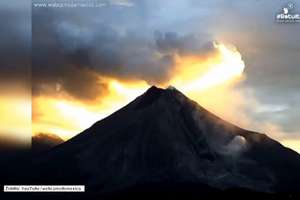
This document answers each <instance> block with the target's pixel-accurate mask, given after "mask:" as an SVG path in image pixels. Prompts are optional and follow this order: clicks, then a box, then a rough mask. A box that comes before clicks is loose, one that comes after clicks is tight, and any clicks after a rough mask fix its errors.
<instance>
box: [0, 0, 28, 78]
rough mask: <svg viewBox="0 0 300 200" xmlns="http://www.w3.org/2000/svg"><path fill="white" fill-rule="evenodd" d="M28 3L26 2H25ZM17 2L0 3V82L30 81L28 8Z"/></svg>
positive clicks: (24, 3)
mask: <svg viewBox="0 0 300 200" xmlns="http://www.w3.org/2000/svg"><path fill="white" fill-rule="evenodd" d="M27 3H28V2H27ZM27 3H26V2H23V1H22V2H20V1H17V0H12V1H6V0H5V1H1V3H0V24H1V32H0V41H1V45H0V55H1V59H0V66H1V67H0V82H1V83H2V84H6V83H7V82H10V83H14V82H21V83H23V84H24V83H26V84H28V82H29V79H30V43H31V40H30V39H31V35H30V34H31V32H30V24H31V23H30V10H29V9H30V6H29V5H28V4H27Z"/></svg>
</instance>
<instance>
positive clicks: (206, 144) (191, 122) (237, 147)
mask: <svg viewBox="0 0 300 200" xmlns="http://www.w3.org/2000/svg"><path fill="white" fill-rule="evenodd" d="M33 165H34V169H35V170H34V173H35V178H34V179H33V183H35V184H59V185H62V184H71V185H74V184H81V185H85V186H86V190H87V192H89V193H93V194H97V195H100V196H101V195H108V196H109V195H111V194H123V193H126V192H128V191H130V192H132V193H134V192H140V193H143V192H144V193H148V194H153V192H154V191H155V192H157V191H159V192H166V191H169V192H170V191H171V193H172V194H177V193H180V192H181V191H188V193H189V194H191V193H193V194H195V195H197V194H203V193H207V192H208V193H209V192H215V191H218V192H226V191H251V192H257V193H267V194H269V193H289V194H290V193H295V192H297V191H299V190H300V173H299V169H300V155H299V154H297V153H296V152H294V151H293V150H291V149H288V148H286V147H284V146H282V145H281V144H280V143H279V142H277V141H275V140H273V139H271V138H269V137H268V136H267V135H265V134H261V133H256V132H252V131H248V130H244V129H242V128H240V127H237V126H235V125H233V124H230V123H228V122H226V121H224V120H222V119H221V118H219V117H217V116H215V115H214V114H212V113H210V112H209V111H207V110H206V109H204V108H203V107H201V106H199V105H198V104H197V103H196V102H194V101H192V100H190V99H189V98H187V97H186V96H185V95H184V94H182V93H181V92H180V91H178V90H177V89H175V88H173V87H169V88H168V89H161V88H157V87H155V86H152V87H151V88H149V89H148V90H147V91H146V92H145V93H144V94H142V95H141V96H139V97H137V98H136V99H135V100H134V101H132V102H131V103H129V104H128V105H126V106H125V107H123V108H121V109H120V110H118V111H116V112H115V113H113V114H112V115H110V116H108V117H107V118H105V119H103V120H101V121H98V122H96V123H95V124H94V125H92V126H91V127H90V128H88V129H86V130H85V131H83V132H82V133H80V134H79V135H77V136H76V137H74V138H72V139H70V140H69V141H67V142H65V143H63V144H61V145H59V146H57V147H55V148H53V149H51V150H50V151H47V152H44V153H43V154H42V155H40V156H39V157H35V158H34V164H33Z"/></svg>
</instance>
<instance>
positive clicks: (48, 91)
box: [0, 0, 300, 152]
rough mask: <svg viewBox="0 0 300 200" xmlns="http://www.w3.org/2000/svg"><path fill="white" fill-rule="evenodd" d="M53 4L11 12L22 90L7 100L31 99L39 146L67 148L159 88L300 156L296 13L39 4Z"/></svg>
mask: <svg viewBox="0 0 300 200" xmlns="http://www.w3.org/2000/svg"><path fill="white" fill-rule="evenodd" d="M44 2H45V0H33V2H32V4H31V5H30V2H29V1H27V2H26V1H22V3H21V2H20V1H17V0H12V1H9V4H8V1H6V0H5V1H3V2H1V3H0V4H2V5H1V9H2V11H3V12H0V13H1V15H2V17H1V18H0V20H1V25H2V27H3V30H4V32H2V31H1V32H0V41H1V44H2V45H1V46H0V52H1V55H2V58H3V59H1V61H0V64H1V69H0V72H1V73H0V76H1V82H2V84H1V85H2V86H6V85H7V86H11V85H17V86H16V87H14V88H15V89H9V91H10V92H9V94H7V95H6V93H2V95H1V97H3V99H5V98H4V97H7V98H8V99H9V98H10V99H18V97H13V96H18V95H20V94H21V92H20V88H23V90H24V91H26V89H28V88H30V90H31V95H30V98H28V101H22V102H19V104H21V105H27V104H26V102H27V103H28V102H31V105H32V106H31V108H30V109H29V110H30V112H31V119H32V130H33V134H37V133H40V132H45V133H55V134H58V135H59V136H60V137H62V138H63V139H65V140H67V139H69V138H71V137H73V136H74V135H76V134H77V133H79V132H81V131H83V130H84V129H86V128H88V127H89V126H91V125H92V124H93V123H94V122H96V121H98V120H100V119H102V118H104V117H106V116H108V115H109V114H111V113H112V112H114V111H116V110H117V109H119V108H121V107H123V106H124V105H126V104H127V103H128V102H130V101H131V100H133V99H134V98H135V97H137V96H139V95H140V94H142V93H143V92H144V91H145V90H146V89H147V88H148V87H150V86H151V85H157V86H160V87H167V86H169V85H173V86H174V87H176V88H177V89H179V90H181V91H182V92H183V93H185V94H186V95H187V96H188V97H190V98H191V99H193V100H196V101H197V102H198V103H199V104H200V105H202V106H203V107H205V108H207V109H208V110H210V111H211V112H213V113H215V114H217V115H219V116H221V117H222V118H224V119H225V120H227V121H230V122H232V123H235V124H237V125H238V126H241V127H242V128H246V129H250V130H254V131H260V132H264V133H266V134H268V135H269V136H270V137H272V138H274V139H276V140H279V141H280V142H281V143H282V144H284V145H286V146H288V147H290V148H293V149H294V150H297V151H299V152H300V131H299V130H300V124H299V123H298V119H299V118H300V101H299V100H300V91H299V89H298V88H299V87H300V81H299V78H298V77H299V76H300V66H299V64H300V57H299V55H300V54H299V53H300V38H299V33H300V23H295V24H282V23H278V22H276V21H275V16H276V14H277V13H280V12H281V10H282V8H283V7H285V6H286V5H287V3H288V1H285V0H243V1H238V0H231V1H228V0H211V1H197V0H185V1H183V0H165V1H159V0H91V1H89V2H92V3H94V7H92V6H90V7H88V8H83V7H77V8H74V7H70V5H68V6H67V5H65V7H64V8H61V7H59V8H57V7H56V8H53V7H52V8H51V7H49V6H46V7H43V6H41V5H38V4H36V3H44ZM46 2H50V3H51V2H58V3H60V2H62V3H66V2H67V1H66V0H59V1H58V0H57V1H54V0H47V1H46ZM75 2H78V3H80V2H82V1H79V0H78V1H75ZM294 2H295V3H294V5H295V8H294V10H293V11H294V12H300V2H297V1H294ZM79 5H80V4H77V6H79ZM90 5H91V4H90ZM95 5H97V6H95ZM25 16H26V17H25ZM8 18H9V19H10V20H7V19H8ZM224 49H225V50H224ZM30 72H31V73H30ZM28 80H30V81H28ZM27 83H30V84H29V86H28V85H27ZM19 86H20V87H19ZM27 86H28V87H27ZM3 88H4V89H2V90H3V91H5V90H8V89H7V88H8V87H3ZM12 94H14V95H12ZM23 96H26V95H23ZM26 97H27V96H26ZM7 98H6V99H7ZM9 102H13V101H9ZM24 103H25V104H24ZM11 104H13V103H11ZM2 105H4V104H2ZM3 107H5V108H6V110H9V109H7V108H8V107H6V106H3ZM12 107H14V106H12ZM14 108H16V107H14ZM6 112H9V111H6ZM1 131H2V132H5V130H1Z"/></svg>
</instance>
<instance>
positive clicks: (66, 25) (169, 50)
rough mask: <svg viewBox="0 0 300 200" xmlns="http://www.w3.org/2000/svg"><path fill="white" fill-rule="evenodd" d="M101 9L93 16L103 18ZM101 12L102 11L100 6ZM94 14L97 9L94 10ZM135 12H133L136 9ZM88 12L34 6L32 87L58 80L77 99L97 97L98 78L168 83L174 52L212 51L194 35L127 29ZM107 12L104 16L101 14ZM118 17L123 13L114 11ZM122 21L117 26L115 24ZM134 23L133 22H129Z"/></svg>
mask: <svg viewBox="0 0 300 200" xmlns="http://www.w3.org/2000/svg"><path fill="white" fill-rule="evenodd" d="M103 9H104V11H103V13H101V12H100V14H99V12H98V13H93V14H94V17H95V16H96V17H97V18H101V19H103V18H105V17H106V16H107V15H110V14H107V11H105V10H107V9H115V8H103ZM101 11H102V10H101ZM91 12H93V11H91ZM133 12H134V11H133ZM86 14H87V15H88V16H93V15H91V14H90V13H85V10H79V11H78V10H74V11H71V12H67V11H66V12H59V11H57V10H45V9H33V18H32V23H33V29H32V31H33V48H32V49H33V81H34V85H33V91H34V93H35V94H37V93H39V92H41V90H44V89H45V87H44V84H47V85H48V86H49V87H51V85H52V88H54V87H56V86H57V84H60V85H61V87H62V89H63V90H64V91H67V92H68V93H69V94H71V95H72V96H74V97H76V98H79V99H82V100H84V99H93V98H95V97H97V96H99V94H101V92H103V91H105V89H106V87H107V86H106V84H105V82H103V83H102V84H100V83H99V80H98V79H97V76H96V74H97V75H98V77H99V76H100V77H101V76H104V77H113V78H117V79H125V80H145V81H147V82H148V83H149V84H159V83H164V82H166V81H168V79H169V78H170V74H171V72H172V69H173V67H174V57H175V55H176V54H177V55H186V54H195V53H197V54H201V53H204V52H209V51H211V50H212V49H213V47H212V46H211V45H205V46H204V47H203V46H201V45H202V43H203V42H202V41H201V39H202V38H199V37H198V36H197V35H194V34H184V35H183V34H178V33H175V32H166V33H165V32H161V31H157V30H153V31H150V33H149V32H143V30H140V29H139V28H136V27H134V28H128V27H127V23H129V22H128V21H131V19H133V21H137V20H136V16H131V15H129V19H128V21H127V22H126V23H125V21H126V20H124V19H123V20H124V23H125V27H124V26H123V25H124V24H118V23H119V22H118V23H117V22H115V20H116V19H115V18H116V16H115V17H112V18H111V19H109V20H108V19H107V20H108V21H103V20H93V19H94V18H93V19H91V18H89V17H87V16H86ZM102 15H103V16H102ZM116 15H117V16H119V15H121V16H123V15H122V12H121V13H120V14H116ZM116 24H118V26H117V25H116ZM129 27H130V24H129Z"/></svg>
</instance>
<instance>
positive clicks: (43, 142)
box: [31, 133, 64, 152]
mask: <svg viewBox="0 0 300 200" xmlns="http://www.w3.org/2000/svg"><path fill="white" fill-rule="evenodd" d="M63 142H64V140H63V139H61V138H60V137H59V136H58V135H55V134H52V133H39V134H37V135H34V136H33V137H32V145H31V148H32V151H34V152H41V151H46V150H49V149H51V148H53V147H55V146H57V145H59V144H61V143H63Z"/></svg>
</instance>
